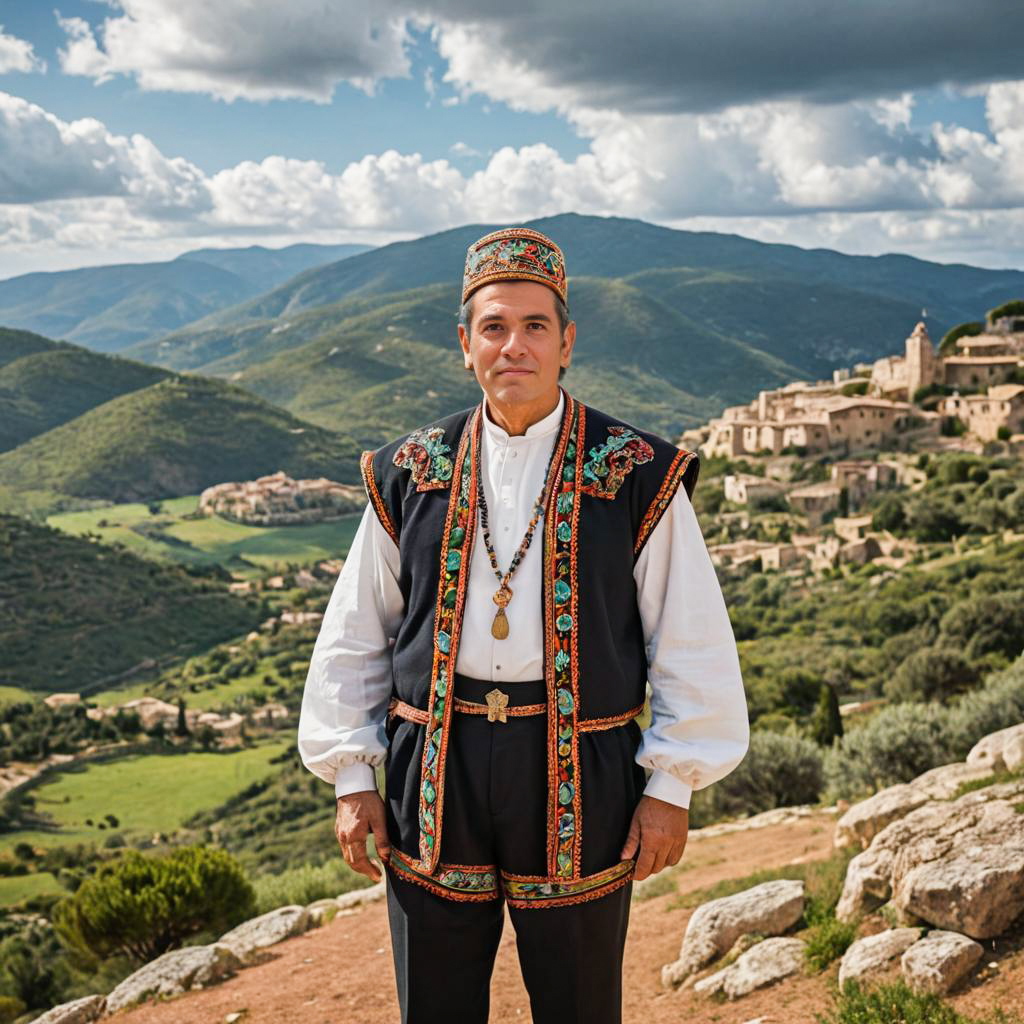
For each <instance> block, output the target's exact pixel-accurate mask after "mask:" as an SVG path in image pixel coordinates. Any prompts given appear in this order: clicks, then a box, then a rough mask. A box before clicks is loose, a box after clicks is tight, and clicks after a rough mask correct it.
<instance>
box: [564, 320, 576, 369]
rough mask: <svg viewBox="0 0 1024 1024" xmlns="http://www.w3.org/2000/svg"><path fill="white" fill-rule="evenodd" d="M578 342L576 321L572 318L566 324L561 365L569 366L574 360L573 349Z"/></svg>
mask: <svg viewBox="0 0 1024 1024" xmlns="http://www.w3.org/2000/svg"><path fill="white" fill-rule="evenodd" d="M575 344H576V321H575V320H570V321H569V322H568V323H567V324H566V325H565V332H564V333H563V334H562V358H561V365H562V366H564V367H568V366H569V363H570V362H572V350H573V346H574V345H575Z"/></svg>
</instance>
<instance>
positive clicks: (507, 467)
mask: <svg viewBox="0 0 1024 1024" xmlns="http://www.w3.org/2000/svg"><path fill="white" fill-rule="evenodd" d="M564 401H565V399H564V397H563V396H561V394H560V396H559V401H558V405H557V406H556V407H555V409H554V410H553V411H552V412H551V413H550V414H549V415H548V416H545V417H544V418H543V419H541V420H539V421H538V422H537V423H534V424H533V425H532V426H530V427H529V428H528V429H527V431H526V433H525V434H524V435H522V436H515V437H512V436H509V435H508V434H507V433H506V432H505V431H504V430H503V429H502V428H501V427H499V426H498V425H497V424H496V423H494V422H493V421H492V420H491V418H490V416H489V415H485V417H484V421H483V432H482V450H481V457H482V462H481V466H482V469H483V487H484V497H485V498H486V500H487V509H488V520H489V527H490V534H491V543H492V545H493V546H494V550H495V553H496V555H497V558H498V566H499V568H500V569H501V570H502V572H503V573H504V571H505V570H507V569H508V566H509V564H510V563H511V560H512V556H513V554H514V553H515V551H516V549H517V548H518V547H519V543H520V541H522V539H523V535H524V534H525V533H526V528H527V526H528V525H529V522H530V518H531V516H532V515H533V508H534V505H535V503H536V499H537V497H538V496H539V494H540V491H541V488H542V487H543V486H544V477H545V472H546V470H547V466H548V461H549V459H550V457H551V452H552V450H553V448H554V444H555V440H556V438H557V434H558V430H559V427H560V425H561V421H562V409H563V405H564ZM485 408H486V401H485ZM482 533H483V531H482V529H481V528H480V525H479V523H478V524H477V535H476V538H475V541H474V544H473V554H472V562H471V563H470V573H469V584H468V587H467V593H466V604H465V611H464V619H463V627H462V630H461V634H460V642H459V650H458V655H457V658H456V663H455V669H456V671H457V672H459V673H462V674H463V675H467V676H471V677H473V678H475V679H487V680H493V681H494V682H500V683H512V684H514V683H516V682H521V681H524V680H531V679H542V678H543V677H544V641H543V637H544V633H543V623H542V620H541V599H540V595H541V587H542V576H541V567H542V561H543V556H542V550H541V549H542V547H543V520H541V521H539V522H538V524H537V527H536V529H535V531H534V537H533V541H532V542H531V544H530V547H529V548H528V549H527V552H526V555H525V556H524V557H523V559H522V561H521V562H520V563H519V567H518V568H517V569H516V571H515V574H514V575H513V577H512V579H511V581H510V583H509V586H510V587H511V589H512V592H513V598H512V601H511V602H510V603H509V605H508V607H507V608H506V615H507V617H508V622H509V637H508V638H507V639H505V640H497V639H495V638H494V637H493V636H492V635H491V623H492V621H493V619H494V613H495V610H496V606H495V604H494V602H493V601H492V596H493V594H494V592H495V590H497V588H498V581H497V578H496V577H495V575H494V570H493V569H492V568H491V564H490V560H489V558H488V556H487V550H486V547H485V545H484V543H483V536H482ZM398 575H399V552H398V547H397V545H396V544H395V542H394V541H393V540H392V539H391V537H390V535H389V534H388V533H387V531H386V530H385V529H384V528H383V527H382V526H381V524H380V522H379V521H378V519H377V516H376V514H375V512H374V511H373V508H372V506H370V505H368V506H367V508H366V511H365V512H364V514H363V518H362V521H361V522H360V524H359V528H358V530H357V531H356V535H355V537H354V538H353V540H352V546H351V549H350V550H349V554H348V558H347V559H346V560H345V564H344V566H343V568H342V570H341V573H340V574H339V576H338V579H337V582H336V583H335V586H334V591H333V592H332V594H331V598H330V601H329V602H328V605H327V610H326V612H325V613H324V618H323V622H322V623H321V626H320V633H319V635H318V637H317V640H316V644H315V646H314V648H313V655H312V658H311V659H310V664H309V672H308V675H307V677H306V687H305V691H304V693H303V698H302V711H301V714H300V717H299V732H298V746H299V753H300V756H301V757H302V761H303V763H304V764H305V766H306V767H307V768H308V769H309V770H310V771H311V772H313V773H314V774H315V775H318V776H319V777H320V778H322V779H325V780H326V781H328V782H333V783H334V786H335V793H336V795H337V796H344V795H346V794H348V793H355V792H359V791H361V790H367V789H373V788H375V780H374V771H373V766H374V765H376V764H379V763H381V762H383V760H384V757H385V754H386V747H387V745H386V740H385V736H384V719H385V715H386V713H387V706H388V701H389V700H390V698H391V689H392V680H391V644H392V642H393V639H394V637H395V634H396V632H397V630H398V626H399V624H400V623H401V620H402V616H403V614H404V611H405V605H404V601H403V598H402V594H401V591H400V590H399V588H398ZM633 578H634V580H635V581H636V588H637V601H638V605H639V611H640V619H641V622H642V625H643V630H644V641H645V643H646V646H647V660H648V675H647V678H648V683H649V685H650V689H651V713H652V717H651V724H650V726H649V727H648V728H647V729H646V730H645V731H644V733H643V737H642V740H641V743H640V747H639V749H638V750H637V754H636V760H637V762H638V763H639V764H641V765H643V766H644V767H645V768H648V769H650V770H651V776H650V779H649V781H648V783H647V787H646V789H645V791H644V792H645V793H646V794H647V795H649V796H654V797H657V798H659V799H661V800H665V801H668V802H669V803H673V804H676V805H678V806H680V807H688V806H689V803H690V794H691V792H692V791H693V790H694V789H701V788H703V787H704V786H708V785H710V784H711V783H713V782H716V781H717V780H718V779H721V778H723V777H724V776H725V775H727V774H728V773H729V772H730V771H732V769H733V768H735V767H736V765H737V764H739V762H740V761H741V760H742V759H743V756H744V755H745V754H746V751H747V744H748V741H749V725H748V719H747V705H746V698H745V695H744V692H743V681H742V677H741V674H740V666H739V657H738V654H737V651H736V641H735V638H734V636H733V632H732V626H731V624H730V622H729V615H728V612H727V611H726V608H725V602H724V600H723V598H722V591H721V587H720V586H719V583H718V578H717V576H716V575H715V570H714V566H713V565H712V563H711V557H710V556H709V554H708V551H707V547H706V546H705V544H704V538H703V536H702V534H701V531H700V526H699V524H698V522H697V517H696V515H695V513H694V511H693V506H692V505H691V503H690V500H689V498H688V497H687V495H686V491H685V489H684V488H683V487H679V488H678V489H677V491H676V493H675V496H674V497H673V498H672V501H671V502H670V503H669V506H668V508H667V509H666V510H665V513H664V515H663V516H662V517H661V520H660V521H659V522H658V525H657V526H656V527H655V528H654V530H653V531H652V532H651V535H650V537H649V538H648V540H647V543H646V545H645V546H644V548H643V550H642V551H641V552H640V556H639V557H638V558H637V561H636V564H635V566H634V568H633ZM584 685H585V681H584Z"/></svg>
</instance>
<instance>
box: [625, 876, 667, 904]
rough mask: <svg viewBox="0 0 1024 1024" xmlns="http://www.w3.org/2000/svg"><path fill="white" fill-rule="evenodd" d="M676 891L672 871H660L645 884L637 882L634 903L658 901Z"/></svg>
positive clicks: (644, 882)
mask: <svg viewBox="0 0 1024 1024" xmlns="http://www.w3.org/2000/svg"><path fill="white" fill-rule="evenodd" d="M675 891H676V880H675V878H674V877H673V872H672V871H660V872H659V873H658V874H656V875H653V876H652V877H651V878H648V879H645V880H644V881H643V882H637V883H636V884H635V885H634V886H633V901H634V902H635V903H644V902H646V901H647V900H654V899H657V898H658V897H659V896H665V895H667V894H668V893H670V892H675Z"/></svg>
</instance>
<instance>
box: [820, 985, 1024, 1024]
mask: <svg viewBox="0 0 1024 1024" xmlns="http://www.w3.org/2000/svg"><path fill="white" fill-rule="evenodd" d="M815 1019H816V1020H817V1022H818V1024H997V1022H1000V1021H1002V1022H1004V1024H1011V1021H1012V1020H1013V1018H1009V1017H1007V1016H1006V1015H1005V1014H1004V1013H1003V1012H1002V1011H1001V1010H997V1011H996V1015H995V1017H988V1018H985V1019H984V1020H982V1019H978V1018H975V1017H964V1016H962V1015H961V1014H959V1013H957V1012H956V1010H954V1009H953V1007H952V1006H950V1005H949V1004H948V1003H944V1002H943V1001H942V1000H941V999H940V998H939V997H938V996H937V995H933V994H931V993H929V994H927V995H925V994H918V993H916V992H913V991H912V990H911V989H910V988H909V987H908V986H907V985H906V984H905V983H904V982H902V981H898V982H895V983H893V984H889V985H879V986H877V987H861V985H860V984H859V983H858V982H856V981H848V982H847V983H846V984H845V985H844V986H843V990H842V992H840V993H838V994H837V996H836V1000H835V1006H834V1007H833V1009H832V1011H831V1012H830V1013H829V1014H828V1015H826V1016H824V1017H823V1016H821V1014H815ZM1018 1019H1019V1018H1018Z"/></svg>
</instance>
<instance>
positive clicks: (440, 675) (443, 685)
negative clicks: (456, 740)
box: [396, 407, 480, 874]
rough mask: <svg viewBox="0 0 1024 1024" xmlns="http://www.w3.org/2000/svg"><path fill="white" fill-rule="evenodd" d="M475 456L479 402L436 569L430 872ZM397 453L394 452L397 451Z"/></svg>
mask: <svg viewBox="0 0 1024 1024" xmlns="http://www.w3.org/2000/svg"><path fill="white" fill-rule="evenodd" d="M479 457H480V407H478V408H477V410H476V412H475V413H474V414H473V416H472V418H471V419H470V422H469V424H468V425H467V427H466V429H465V430H463V432H462V438H461V440H460V441H459V450H458V454H457V455H456V457H455V467H454V473H453V479H454V486H453V487H452V491H451V496H450V497H449V499H448V514H447V516H446V517H445V525H444V536H443V537H442V539H441V573H440V581H439V585H438V591H437V609H436V611H435V614H434V661H433V667H432V670H431V682H430V699H429V705H428V707H427V715H428V720H427V724H426V726H425V727H424V728H425V729H426V735H425V736H424V739H423V761H422V765H421V774H420V809H419V826H420V865H419V866H420V869H421V870H423V871H425V872H426V873H427V874H431V873H432V872H433V870H434V868H435V867H436V866H437V860H438V856H439V855H440V852H441V814H442V809H443V807H444V762H445V757H446V755H447V751H448V735H449V724H450V722H451V717H452V706H453V701H452V700H449V699H448V698H449V695H450V690H449V684H450V683H454V680H455V657H456V653H457V652H458V649H459V629H460V628H461V626H462V613H463V609H464V606H465V600H466V586H467V584H468V581H469V564H470V561H471V559H472V552H473V538H474V535H475V533H476V530H475V524H476V474H475V473H474V470H473V467H474V466H475V464H476V460H477V459H478V458H479ZM396 458H397V456H396Z"/></svg>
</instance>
